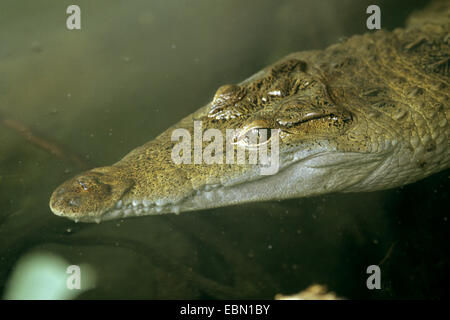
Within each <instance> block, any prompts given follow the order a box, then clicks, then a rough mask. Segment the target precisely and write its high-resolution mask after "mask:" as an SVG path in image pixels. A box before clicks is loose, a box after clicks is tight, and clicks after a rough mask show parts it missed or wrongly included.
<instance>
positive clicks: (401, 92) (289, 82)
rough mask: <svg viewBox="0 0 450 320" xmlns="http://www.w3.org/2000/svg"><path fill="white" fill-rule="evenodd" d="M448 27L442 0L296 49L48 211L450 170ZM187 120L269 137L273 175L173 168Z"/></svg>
mask: <svg viewBox="0 0 450 320" xmlns="http://www.w3.org/2000/svg"><path fill="white" fill-rule="evenodd" d="M449 30H450V3H449V2H448V1H440V2H439V1H438V2H435V3H432V4H431V5H429V6H428V7H427V8H426V9H424V10H422V11H420V12H416V13H413V14H412V15H411V16H410V17H409V18H408V22H407V23H406V26H405V27H404V28H397V29H394V30H392V31H387V30H377V31H375V32H368V33H366V34H363V35H355V36H352V37H350V38H348V39H346V40H343V41H341V42H339V43H337V44H334V45H331V46H330V47H328V48H326V49H324V50H313V51H302V52H296V53H292V54H290V55H288V56H286V57H284V58H283V59H281V60H280V61H278V62H276V63H274V64H272V65H270V66H268V67H266V68H264V69H262V70H261V71H259V72H257V73H256V74H254V75H253V76H251V77H250V78H248V79H246V80H244V81H242V82H241V83H239V84H229V85H224V86H221V87H220V88H219V89H218V90H217V92H216V94H215V95H214V98H213V99H212V101H210V102H209V103H208V104H207V105H205V106H203V107H202V108H200V109H199V110H197V111H196V112H194V113H192V114H191V115H189V116H187V117H185V118H184V119H182V120H181V121H180V122H178V123H177V124H175V125H174V126H172V127H170V128H169V129H167V130H166V131H164V132H163V133H161V134H160V135H159V136H157V137H156V138H155V139H154V140H152V141H150V142H148V143H146V144H144V145H142V146H140V147H138V148H136V149H134V150H132V151H131V152H130V153H129V154H127V155H126V156H125V157H124V158H122V159H121V160H120V161H118V162H117V163H115V164H113V165H110V166H104V167H99V168H94V169H92V170H90V171H87V172H84V173H81V174H79V175H77V176H75V177H74V178H72V179H70V180H68V181H66V182H64V183H63V184H62V185H60V186H59V187H58V188H57V189H56V190H55V191H54V192H53V194H52V196H51V199H50V208H51V210H52V211H53V213H54V214H56V215H58V216H63V217H67V218H69V219H72V220H75V221H81V222H100V221H104V220H111V219H118V218H124V217H134V216H144V215H154V214H163V213H180V212H186V211H195V210H203V209H208V208H215V207H222V206H230V205H238V204H242V203H248V202H256V201H269V200H282V199H289V198H297V197H309V196H314V195H320V194H324V193H330V192H369V191H375V190H382V189H389V188H394V187H399V186H403V185H406V184H409V183H413V182H415V181H418V180H420V179H423V178H425V177H427V176H429V175H431V174H433V173H437V172H439V171H441V170H444V169H446V168H448V167H449V166H450V148H449V136H450V124H449V118H450V108H449V103H448V98H449V95H450V91H449V88H448V85H449V73H450V72H449V69H450V66H449V64H450V62H449V60H450V36H449ZM194 122H197V123H198V122H200V123H201V125H202V130H203V131H202V132H203V133H204V132H206V130H208V129H215V130H216V132H220V133H222V134H223V136H226V131H227V130H228V129H242V130H244V131H245V130H247V131H248V130H250V131H251V132H256V133H257V134H258V133H259V132H260V131H261V132H262V131H263V129H264V130H266V129H271V130H276V132H277V139H278V141H279V143H278V152H279V154H278V159H279V169H278V171H277V172H276V174H272V175H262V174H261V173H260V170H259V169H261V166H262V164H258V163H256V164H255V163H252V164H250V163H247V162H246V163H242V164H233V163H224V162H219V161H217V162H213V163H208V164H206V163H184V162H183V163H175V162H174V161H173V157H172V153H173V150H174V148H175V147H176V146H177V144H178V143H179V141H174V139H173V136H172V134H173V132H174V130H176V129H184V130H187V132H188V133H189V134H192V135H194V134H195V132H194V131H195V128H194ZM217 130H218V131H217ZM233 138H234V140H232V141H234V142H236V143H234V144H233V143H232V144H231V145H232V149H231V150H232V152H234V153H235V152H237V148H238V145H239V143H240V144H241V145H242V144H243V145H244V147H245V146H247V147H249V149H250V147H251V146H250V145H246V143H248V140H245V139H242V138H240V137H236V136H234V137H233ZM267 139H268V140H269V141H270V140H271V139H272V137H270V136H269V137H267ZM203 140H205V139H203ZM206 140H207V139H206ZM207 142H208V141H201V142H200V144H201V147H204V146H206V145H207ZM192 148H194V146H192ZM269 149H270V150H269V151H271V152H274V149H273V147H269ZM218 150H219V149H218ZM189 151H190V150H189ZM183 152H186V151H183ZM218 152H219V153H218V154H217V155H219V156H220V155H223V154H220V150H219V151H218ZM245 157H247V158H248V154H247V153H246V155H245ZM247 158H246V159H247Z"/></svg>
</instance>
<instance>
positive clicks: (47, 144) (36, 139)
mask: <svg viewBox="0 0 450 320" xmlns="http://www.w3.org/2000/svg"><path fill="white" fill-rule="evenodd" d="M0 124H3V125H4V126H5V127H7V128H9V129H11V130H13V131H15V132H17V133H19V134H20V135H22V136H23V137H24V138H25V139H26V140H28V141H29V142H30V143H32V144H34V145H36V146H38V147H39V148H41V149H43V150H45V151H47V152H49V153H50V154H52V155H54V156H56V157H58V158H60V159H62V160H65V161H68V162H71V163H73V164H74V165H76V166H77V167H79V168H81V169H87V168H88V165H87V163H86V162H85V161H84V160H83V159H82V158H81V157H80V156H78V155H76V154H74V153H72V152H69V151H67V150H65V148H62V147H60V146H58V145H57V144H56V143H55V142H52V141H50V140H48V139H47V138H44V137H42V136H39V135H38V134H36V132H34V131H33V130H32V129H31V128H30V127H28V126H27V125H25V124H23V123H22V122H20V121H18V120H14V119H11V118H9V117H5V116H4V115H2V114H0Z"/></svg>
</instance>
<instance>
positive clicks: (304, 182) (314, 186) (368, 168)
mask: <svg viewBox="0 0 450 320" xmlns="http://www.w3.org/2000/svg"><path fill="white" fill-rule="evenodd" d="M287 159H288V160H285V161H284V162H283V163H282V168H281V169H280V170H279V172H278V173H277V174H275V175H269V176H261V175H259V174H258V170H254V169H256V168H253V170H249V171H246V172H244V173H243V174H242V175H240V176H239V177H238V178H237V179H232V180H229V181H228V182H224V183H223V184H215V185H207V184H203V185H202V186H201V187H199V188H198V189H197V190H187V191H186V196H185V197H183V198H180V199H177V200H174V199H173V198H168V197H164V198H155V197H152V196H151V195H150V194H149V195H147V196H146V197H137V196H133V195H132V193H125V194H123V196H122V197H121V198H120V200H118V201H117V202H116V203H115V204H114V205H113V206H110V207H105V208H103V209H102V210H99V211H97V212H83V213H82V214H72V213H71V212H67V211H66V210H59V209H58V208H56V207H54V206H51V208H52V211H53V212H54V213H55V214H56V215H59V216H64V217H66V218H69V219H72V220H75V221H76V222H77V221H81V222H97V223H99V222H101V221H107V220H114V219H119V218H128V217H138V216H146V215H159V214H165V213H175V214H179V213H180V212H188V211H195V210H204V209H209V208H216V207H223V206H230V205H236V204H242V203H248V202H256V201H268V200H276V199H289V198H296V197H305V196H312V195H318V194H323V193H329V192H337V191H345V190H346V189H347V188H349V187H351V186H354V185H357V184H359V185H360V187H361V186H363V185H364V179H366V178H367V177H368V176H369V175H370V174H369V173H371V172H373V171H374V169H375V168H377V167H379V166H380V164H382V163H383V160H385V159H386V154H383V155H381V154H362V153H339V152H329V151H324V150H322V151H320V152H317V153H315V154H309V155H308V154H307V152H305V151H298V152H296V153H293V154H292V155H290V156H288V157H287ZM352 164H353V166H352ZM354 166H357V167H358V168H359V170H358V171H355V167H354ZM94 170H95V169H94ZM360 187H359V188H360ZM57 191H58V190H57ZM57 191H55V193H57ZM53 198H57V196H56V195H54V196H53V197H52V199H53ZM53 201H55V200H53ZM51 203H52V201H51Z"/></svg>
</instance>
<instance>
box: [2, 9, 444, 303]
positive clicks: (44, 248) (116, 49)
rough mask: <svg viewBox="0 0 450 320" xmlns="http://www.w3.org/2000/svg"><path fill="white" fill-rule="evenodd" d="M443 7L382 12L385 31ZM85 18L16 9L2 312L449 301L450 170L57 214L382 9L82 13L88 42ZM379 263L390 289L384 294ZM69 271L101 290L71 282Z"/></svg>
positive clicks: (7, 89) (8, 76)
mask: <svg viewBox="0 0 450 320" xmlns="http://www.w3.org/2000/svg"><path fill="white" fill-rule="evenodd" d="M427 3H428V1H425V0H413V1H387V0H384V1H377V2H376V4H378V5H379V6H380V7H381V17H382V28H383V29H388V30H392V29H394V28H396V27H402V26H404V23H405V19H406V17H407V16H408V15H409V14H410V13H411V12H412V11H414V10H420V9H421V8H423V7H424V6H425V5H426V4H427ZM71 4H72V1H66V0H60V1H55V0H40V1H32V0H21V1H16V0H2V1H1V3H0V298H49V297H50V298H61V299H62V298H79V299H142V298H143V299H225V298H229V299H239V298H247V299H273V298H274V296H275V295H276V294H277V293H283V294H292V293H296V292H299V291H301V290H303V289H305V288H306V287H308V286H310V285H312V284H315V283H319V284H322V285H325V286H327V287H328V289H329V290H331V291H334V292H336V294H338V295H339V296H341V297H345V298H349V299H411V298H412V299H437V298H442V297H444V296H446V295H447V294H448V293H449V291H450V290H449V287H450V277H449V270H450V245H449V231H450V228H449V223H450V222H449V221H448V219H449V209H448V201H449V197H448V196H449V195H448V193H449V186H450V183H449V178H450V172H449V170H446V171H444V172H441V173H439V174H435V175H433V176H431V177H429V178H427V179H424V180H422V181H419V182H417V183H414V184H411V185H408V186H405V187H402V188H397V189H391V190H385V191H379V192H373V193H354V194H329V195H324V196H319V197H312V198H305V199H293V200H287V201H273V202H264V203H254V204H247V205H241V206H235V207H225V208H218V209H214V210H204V211H199V212H192V213H185V214H181V215H179V216H176V215H173V214H169V215H161V216H147V217H142V218H133V219H125V220H116V221H110V222H103V223H101V224H82V223H77V224H76V223H74V222H73V221H70V220H67V219H64V218H60V217H57V216H55V215H53V214H52V213H51V211H50V209H49V206H48V201H49V198H50V195H51V193H52V192H53V190H54V189H55V188H56V187H57V186H58V185H59V184H60V183H62V182H64V181H65V180H67V179H68V178H70V177H72V176H73V175H75V174H77V173H80V172H81V171H83V170H86V169H89V168H93V167H97V166H103V165H109V164H112V163H114V162H116V161H118V160H119V159H120V158H121V157H122V156H124V155H125V154H126V153H128V152H129V151H130V150H132V149H133V148H135V147H137V146H139V145H141V144H143V143H145V142H147V141H149V140H151V139H153V138H154V137H156V136H157V135H158V134H159V133H161V132H162V131H164V130H165V129H167V128H168V127H169V126H170V125H172V124H174V123H176V122H177V121H179V120H180V119H181V118H183V117H184V116H186V115H188V114H189V113H191V112H193V111H195V110H196V109H198V108H200V107H201V106H203V105H204V104H206V103H207V102H208V101H209V100H210V99H211V98H212V97H213V95H214V92H215V91H216V89H217V88H218V87H219V86H220V85H222V84H225V83H237V82H240V81H241V80H243V79H245V78H247V77H249V76H250V75H252V74H254V73H255V72H257V71H258V70H260V69H261V68H263V67H264V66H266V65H268V64H271V63H273V62H275V61H277V60H278V59H280V58H282V57H283V56H285V55H287V54H289V53H291V52H294V51H301V50H312V49H324V48H326V47H327V46H328V45H330V44H333V43H336V42H338V41H340V40H342V39H344V38H345V37H348V36H351V35H353V34H362V33H365V32H367V29H366V19H367V17H368V15H367V14H366V8H367V6H368V5H370V4H375V3H374V2H373V1H371V0H362V1H361V0H341V1H332V0H321V1H311V0H297V1H294V0H277V1H271V0H246V1H242V0H215V1H208V0H195V1H194V0H191V1H188V0H183V1H182V0H176V1H164V0H153V1H145V0H133V1H125V0H120V1H106V0H96V1H86V0H78V1H76V4H77V5H79V6H80V8H81V30H73V31H69V30H67V28H66V19H67V17H68V15H67V14H66V9H67V7H68V6H69V5H71ZM373 264H376V265H380V267H381V272H382V273H381V280H382V285H381V287H382V289H381V290H368V289H367V287H366V279H367V278H368V276H369V275H368V274H367V273H366V268H367V267H368V266H369V265H373ZM69 265H79V266H81V275H82V277H84V275H86V277H87V278H88V280H86V279H84V280H83V281H86V284H85V285H84V287H83V288H84V289H85V290H80V291H78V292H71V293H68V292H66V291H67V289H66V288H64V286H62V285H61V283H62V282H61V281H63V282H64V283H65V281H66V277H67V276H68V275H67V274H66V273H65V270H66V268H67V266H69ZM33 272H34V273H33ZM55 275H57V276H55ZM46 279H50V280H51V279H53V280H52V281H54V282H52V281H50V280H46ZM83 283H84V282H83ZM58 288H59V289H58Z"/></svg>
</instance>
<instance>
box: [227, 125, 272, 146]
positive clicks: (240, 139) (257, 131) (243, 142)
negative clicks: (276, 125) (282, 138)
mask: <svg viewBox="0 0 450 320" xmlns="http://www.w3.org/2000/svg"><path fill="white" fill-rule="evenodd" d="M271 137H272V133H271V129H269V128H258V127H250V128H247V129H244V130H241V131H240V132H239V134H238V135H237V136H236V137H235V142H234V144H237V145H239V146H241V147H245V148H257V147H259V146H262V145H265V144H267V143H268V142H269V141H270V139H271Z"/></svg>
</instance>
